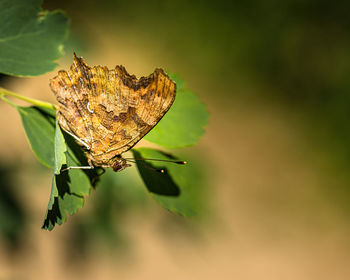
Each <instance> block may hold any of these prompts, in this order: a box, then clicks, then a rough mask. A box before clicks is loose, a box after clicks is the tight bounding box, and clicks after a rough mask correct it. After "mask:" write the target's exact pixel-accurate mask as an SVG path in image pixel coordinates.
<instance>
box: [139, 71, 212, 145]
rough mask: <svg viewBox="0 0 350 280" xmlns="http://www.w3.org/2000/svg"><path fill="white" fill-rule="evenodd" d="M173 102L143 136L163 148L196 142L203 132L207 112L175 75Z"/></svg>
mask: <svg viewBox="0 0 350 280" xmlns="http://www.w3.org/2000/svg"><path fill="white" fill-rule="evenodd" d="M171 77H172V79H174V80H175V81H176V84H177V85H178V86H177V93H176V98H175V102H174V104H173V105H172V106H171V108H170V110H169V111H168V112H167V113H166V114H165V116H164V117H163V118H162V119H161V120H160V122H159V123H158V124H157V125H156V126H155V127H154V128H153V129H152V130H151V131H150V132H149V133H148V134H147V135H146V136H145V138H144V139H145V140H148V141H150V142H152V143H155V144H158V145H160V146H163V147H165V148H172V149H174V148H183V147H186V146H191V145H194V144H195V143H197V142H198V141H199V139H200V137H201V136H202V135H203V134H204V132H205V131H204V127H205V125H206V124H207V122H208V115H209V114H208V112H207V110H206V108H205V106H204V104H203V103H201V102H200V100H199V98H198V97H197V96H196V95H195V94H194V93H193V92H191V91H190V90H188V89H185V83H184V81H183V80H181V79H180V78H178V77H177V76H171Z"/></svg>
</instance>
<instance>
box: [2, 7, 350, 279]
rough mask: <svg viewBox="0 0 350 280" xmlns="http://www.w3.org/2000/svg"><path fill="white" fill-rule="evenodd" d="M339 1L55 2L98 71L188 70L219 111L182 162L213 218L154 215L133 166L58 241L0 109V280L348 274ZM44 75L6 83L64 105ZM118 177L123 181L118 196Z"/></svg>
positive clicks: (12, 127)
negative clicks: (193, 171) (191, 168)
mask: <svg viewBox="0 0 350 280" xmlns="http://www.w3.org/2000/svg"><path fill="white" fill-rule="evenodd" d="M341 2H342V1H340V2H337V3H333V2H330V1H316V0H304V1H298V0H295V1H292V0H287V1H282V2H281V1H277V0H269V1H257V0H249V1H222V0H218V1H214V2H213V1H184V0H178V1H168V0H165V1H154V0H151V1H132V2H128V1H107V0H100V1H74V2H72V3H71V1H65V0H63V1H54V0H51V1H45V3H44V7H45V8H46V9H50V10H51V9H57V8H60V9H63V10H65V11H66V12H67V14H68V15H69V16H70V17H71V33H70V37H69V38H68V40H67V44H66V46H65V56H64V57H63V58H62V59H61V60H60V61H59V64H60V67H59V68H60V69H64V68H67V67H69V65H70V64H71V61H72V52H73V51H75V52H77V54H78V55H81V56H83V57H84V58H85V59H86V61H87V63H88V64H89V65H98V64H100V65H107V66H108V67H109V68H112V67H114V66H115V65H116V64H122V65H124V66H125V67H126V68H127V69H128V71H129V72H130V73H134V74H136V75H137V76H138V77H139V76H141V75H148V74H149V73H151V72H152V71H153V70H154V68H156V67H163V68H165V69H168V70H169V71H171V72H176V73H178V74H180V75H181V76H182V77H183V78H184V79H185V81H187V85H188V87H189V88H191V89H192V90H193V91H194V92H196V93H197V94H198V95H199V96H200V98H201V100H202V101H203V102H204V103H205V104H206V106H207V108H208V110H209V112H210V115H211V116H210V122H209V125H208V126H207V132H206V134H205V136H204V137H203V138H202V139H201V141H200V143H199V144H198V145H196V146H195V147H192V148H188V149H186V152H187V153H188V154H189V155H190V156H192V157H194V158H196V159H197V161H198V162H202V172H203V178H205V181H206V183H205V184H203V192H205V193H206V200H207V202H206V204H207V205H208V209H206V210H205V211H203V214H202V215H201V216H200V217H198V218H196V219H186V218H181V217H177V216H175V215H173V214H171V213H168V212H167V211H166V210H164V209H162V208H161V207H160V206H159V205H157V204H156V203H155V202H154V201H153V200H152V198H151V197H149V196H148V195H146V190H145V188H144V187H143V186H142V183H141V182H140V180H139V179H138V176H137V175H136V171H135V170H134V169H130V170H129V171H127V170H126V171H123V174H121V173H120V175H119V174H117V175H115V174H110V175H108V176H110V177H108V178H109V181H108V182H107V183H105V184H104V185H103V186H101V187H99V188H98V189H97V190H96V191H93V192H92V194H91V196H90V197H88V198H87V199H86V203H85V207H84V208H83V209H82V210H80V211H79V213H78V214H77V215H75V216H73V217H70V218H69V219H68V222H67V223H66V224H65V225H64V226H61V227H56V228H55V229H54V230H53V231H52V232H47V231H43V230H41V229H40V225H41V222H42V219H43V216H44V211H45V209H46V206H47V203H48V197H49V193H50V184H51V174H50V173H51V171H50V170H47V169H45V168H44V167H42V166H40V164H39V163H38V162H37V160H36V159H35V157H34V156H33V154H32V152H31V151H30V147H29V145H28V143H27V141H26V138H25V135H24V131H23V128H22V126H21V123H20V118H19V116H18V115H17V112H15V111H14V110H13V109H12V108H10V107H9V106H8V105H7V104H4V103H3V102H1V103H0V110H1V116H2V117H1V118H0V129H1V132H2V134H1V135H2V136H1V137H0V147H1V148H0V177H1V194H0V233H1V236H0V250H1V251H0V279H214V278H215V279H317V280H320V279H349V277H350V265H349V257H350V241H349V233H350V230H349V229H350V227H349V225H350V223H349V218H350V207H349V205H350V197H349V194H350V192H349V183H350V176H349V167H350V128H349V125H348V116H349V108H350V79H349V75H350V40H349V38H350V37H349V30H350V29H349V28H350V21H349V19H348V13H347V11H348V10H349V8H350V6H349V4H346V3H341ZM55 73H56V71H55V72H52V73H48V74H46V75H43V76H41V77H37V78H21V79H19V78H18V79H12V78H11V79H9V78H3V79H2V80H1V84H2V85H4V86H5V87H7V88H8V89H11V90H13V91H15V92H18V93H22V94H24V95H27V96H31V97H34V98H39V99H43V100H47V101H50V102H55V101H54V97H53V94H52V93H51V92H50V89H49V86H48V80H49V79H50V78H52V77H53V76H54V75H55ZM113 176H118V186H115V185H114V180H113V178H116V177H113Z"/></svg>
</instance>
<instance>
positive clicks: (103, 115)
mask: <svg viewBox="0 0 350 280" xmlns="http://www.w3.org/2000/svg"><path fill="white" fill-rule="evenodd" d="M50 86H51V89H52V90H53V92H54V93H55V95H56V98H57V101H58V103H59V108H58V110H57V119H58V122H59V124H60V126H61V127H62V128H63V129H64V130H66V131H67V132H69V133H70V134H73V135H74V136H76V137H77V138H78V139H80V142H79V144H81V145H82V142H83V143H85V146H88V147H89V150H87V151H86V155H87V157H88V158H89V159H90V160H91V161H92V162H93V164H94V165H95V166H106V165H107V166H108V165H109V163H110V160H111V159H112V158H114V157H115V156H117V155H120V154H122V153H123V152H125V151H127V150H129V149H131V148H132V147H133V146H134V145H135V144H136V143H137V142H138V141H139V140H140V139H141V138H142V137H143V136H145V135H146V134H147V133H148V132H149V131H150V130H151V129H152V128H153V127H154V126H155V125H156V124H157V123H158V122H159V120H160V119H161V118H162V117H163V116H164V114H165V113H166V112H167V111H168V110H169V108H170V106H171V105H172V103H173V102H174V99H175V95H176V84H175V83H174V82H173V81H172V80H171V79H170V78H169V77H168V76H167V75H166V74H165V73H164V71H163V70H162V69H156V70H155V71H154V72H153V73H152V74H151V75H149V76H148V77H141V78H140V79H137V78H136V77H135V76H134V75H129V74H128V72H127V71H126V69H125V68H124V67H123V66H116V67H115V69H112V70H108V68H107V67H101V66H95V67H90V66H88V65H87V64H86V63H85V62H84V60H83V59H82V58H78V57H77V56H76V55H75V54H74V62H73V65H72V66H71V68H70V70H68V71H62V70H61V71H59V72H58V75H57V76H56V77H54V78H53V79H52V80H51V81H50Z"/></svg>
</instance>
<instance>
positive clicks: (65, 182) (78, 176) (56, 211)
mask: <svg viewBox="0 0 350 280" xmlns="http://www.w3.org/2000/svg"><path fill="white" fill-rule="evenodd" d="M58 129H59V127H58ZM59 130H60V129H59ZM59 134H60V133H59V132H56V136H57V135H59ZM61 134H62V133H61ZM63 137H64V139H62V138H61V136H57V137H56V138H55V140H56V142H55V155H56V157H57V158H56V159H55V163H56V164H57V166H59V165H60V164H62V163H63V162H64V158H63V157H62V154H65V156H66V160H67V164H63V166H62V167H63V168H66V167H67V166H87V165H88V163H87V159H86V157H85V155H84V154H83V151H82V149H81V147H80V146H79V145H78V144H77V143H76V142H75V141H74V139H73V138H72V137H71V136H69V135H68V134H66V133H63ZM62 140H64V141H62ZM64 143H66V144H67V146H66V145H64ZM65 149H66V152H65ZM97 179H98V174H97V171H96V169H92V170H83V169H70V170H68V171H67V170H66V171H62V172H61V173H59V174H56V173H55V172H54V174H53V177H52V186H51V195H50V200H49V204H48V208H47V211H46V215H45V220H44V223H43V226H42V228H44V229H48V230H52V229H53V228H54V226H55V225H56V224H59V225H61V224H62V223H64V222H65V221H66V219H67V214H69V215H73V214H74V213H76V212H77V211H78V210H79V209H80V208H82V207H83V205H84V196H85V195H88V194H89V193H90V189H91V186H92V185H95V183H96V182H97Z"/></svg>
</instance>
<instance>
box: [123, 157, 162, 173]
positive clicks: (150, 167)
mask: <svg viewBox="0 0 350 280" xmlns="http://www.w3.org/2000/svg"><path fill="white" fill-rule="evenodd" d="M125 160H126V161H128V162H132V163H136V161H134V160H131V159H127V158H125ZM143 167H146V168H147V169H150V170H153V171H156V172H159V173H162V174H164V173H165V170H164V169H157V168H154V167H152V166H148V165H143Z"/></svg>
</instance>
